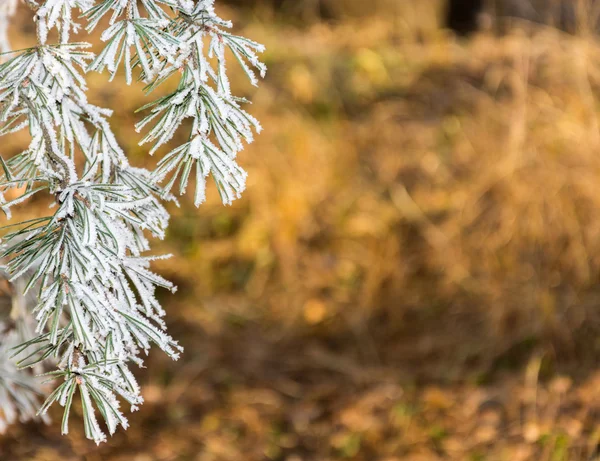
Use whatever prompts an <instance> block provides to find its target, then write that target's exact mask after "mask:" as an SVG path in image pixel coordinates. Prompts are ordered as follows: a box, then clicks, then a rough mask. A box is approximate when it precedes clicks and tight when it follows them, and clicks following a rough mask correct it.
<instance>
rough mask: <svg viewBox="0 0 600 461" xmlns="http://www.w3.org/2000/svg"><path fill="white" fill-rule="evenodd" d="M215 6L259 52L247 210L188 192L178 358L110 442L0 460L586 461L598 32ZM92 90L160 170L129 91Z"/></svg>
mask: <svg viewBox="0 0 600 461" xmlns="http://www.w3.org/2000/svg"><path fill="white" fill-rule="evenodd" d="M219 3H220V5H219V7H218V8H219V10H220V12H221V13H222V15H223V16H224V17H227V18H231V19H232V20H233V21H234V23H235V24H236V31H238V32H240V33H242V34H244V35H247V36H249V37H251V38H253V39H254V40H257V41H259V42H262V43H265V44H266V45H267V52H266V53H265V54H264V60H265V61H266V63H267V64H268V66H269V73H268V75H267V78H266V79H265V81H264V82H262V84H261V85H260V87H259V88H258V89H254V88H251V87H250V86H249V85H248V84H247V83H246V82H245V81H243V79H242V75H241V72H239V71H236V70H235V67H234V66H233V65H232V66H231V73H232V76H233V80H234V86H235V87H236V88H237V91H238V92H239V93H240V94H244V95H247V96H248V97H250V98H251V99H252V100H253V106H252V108H251V112H252V113H253V114H254V115H255V116H257V117H258V118H259V119H260V120H261V122H262V124H263V126H264V127H265V130H264V132H263V133H262V134H261V135H260V136H259V137H258V139H257V141H256V142H255V143H254V144H252V145H251V146H249V147H248V148H247V149H246V150H245V151H243V152H242V153H241V154H240V164H241V165H242V166H243V167H244V168H246V169H247V170H248V172H249V184H248V189H247V191H246V193H245V194H244V196H243V198H242V199H240V200H238V201H237V202H235V203H234V205H233V206H231V207H223V206H222V205H221V204H220V202H219V199H218V194H217V193H216V190H215V189H214V188H211V190H210V191H209V194H208V195H209V199H208V203H206V204H204V205H203V206H202V207H201V208H200V209H196V208H194V207H193V204H192V203H191V200H190V199H189V198H183V199H182V206H181V208H175V207H173V208H172V213H173V219H172V223H171V226H170V230H169V234H168V238H167V239H166V240H165V241H164V242H157V244H156V251H157V252H169V253H173V254H174V255H175V257H174V258H173V259H171V260H169V261H165V262H160V264H157V266H156V267H157V269H158V270H159V272H160V273H161V274H163V275H164V276H166V277H167V278H169V279H171V280H173V281H175V282H176V283H177V285H178V286H179V291H178V292H177V293H176V294H175V295H170V294H167V293H163V296H162V301H163V302H164V304H165V305H166V307H167V311H168V323H169V328H170V332H171V334H172V335H173V336H174V337H175V338H177V339H179V340H180V342H181V344H182V345H183V346H184V347H185V354H184V355H183V358H182V359H181V360H180V361H178V362H171V361H169V359H167V358H166V357H164V356H163V355H161V353H160V352H159V351H154V352H153V353H152V354H151V356H150V357H149V359H148V361H147V368H146V369H144V370H140V373H139V374H138V375H139V379H140V382H141V383H142V384H143V388H144V397H145V399H146V404H145V405H144V406H143V407H142V408H141V410H140V411H139V412H137V413H134V414H132V415H131V417H130V422H131V428H130V429H129V430H128V431H126V432H123V431H121V432H119V433H118V434H116V435H115V436H114V437H112V438H111V439H110V440H109V442H108V443H107V444H104V445H102V446H100V447H99V448H97V447H96V446H95V445H93V444H92V443H91V442H89V441H87V440H85V438H84V436H83V430H82V428H81V427H80V425H79V424H72V425H71V426H72V428H71V431H72V434H70V435H69V436H68V437H61V436H60V435H59V432H60V429H59V428H58V426H57V425H56V424H54V425H51V426H48V427H46V426H43V425H39V424H27V425H22V426H17V427H14V428H12V429H11V430H10V431H9V433H8V434H7V435H5V436H3V437H1V438H0V459H2V460H3V461H4V460H6V461H17V460H44V461H54V460H56V461H58V460H60V461H71V460H89V461H100V460H115V461H153V460H160V461H171V460H173V461H175V460H190V461H262V460H265V461H334V460H335V461H339V460H356V461H401V460H402V461H403V460H407V461H429V460H466V461H491V460H507V461H519V460H536V461H537V460H540V461H563V460H597V459H600V448H599V442H600V400H599V398H598V397H599V396H600V374H599V373H598V363H599V362H598V359H599V358H600V336H599V333H600V283H599V282H600V118H599V114H600V45H599V43H598V37H597V35H596V34H595V33H594V32H593V30H592V29H593V28H592V27H583V26H582V27H578V28H577V30H576V31H575V33H570V34H567V33H564V32H561V31H559V30H557V29H555V28H553V27H549V26H547V25H541V24H537V25H534V24H530V23H527V24H524V23H523V22H522V21H521V22H519V21H514V23H515V26H516V27H514V28H513V27H511V28H505V27H503V30H502V33H501V34H498V33H496V32H495V31H494V29H493V28H491V29H490V28H488V30H487V31H486V30H483V31H481V32H479V33H477V34H475V35H473V36H471V37H469V38H458V37H456V36H455V35H454V34H453V33H452V32H450V31H448V30H446V29H444V28H443V27H442V26H443V24H442V22H443V21H442V19H443V9H444V5H443V2H442V1H441V0H418V1H417V0H412V1H409V0H371V1H369V2H364V1H362V0H322V1H319V0H304V1H300V0H297V1H286V0H281V1H277V0H252V1H251V0H237V1H232V0H231V1H223V0H222V1H220V2H218V4H219ZM27 15H28V13H27V12H26V11H22V12H21V14H19V16H18V17H17V18H16V20H15V25H14V31H13V32H12V33H11V38H13V41H14V42H15V43H16V46H25V45H27V44H28V43H29V42H30V41H31V35H30V34H31V31H32V30H31V25H30V23H29V21H30V18H29V17H28V16H27ZM579 17H580V18H581V17H583V18H588V19H589V18H590V17H591V16H590V15H589V14H586V15H580V16H579ZM484 19H485V18H484ZM488 19H489V18H488ZM492 19H493V18H492ZM484 23H485V21H484ZM519 25H520V26H522V27H518V26H519ZM588 25H589V24H588ZM484 26H485V24H484ZM483 29H485V27H483ZM571 32H573V31H571ZM90 81H91V86H92V90H91V92H90V93H91V99H92V100H93V101H95V102H96V103H98V104H101V105H103V106H108V107H111V108H113V109H116V111H115V115H114V116H113V118H112V120H113V126H114V128H115V131H116V132H117V135H118V138H119V140H120V142H121V143H122V144H123V145H124V147H125V148H126V150H127V151H128V152H130V153H131V156H132V159H133V162H134V163H135V162H137V163H138V164H144V165H153V164H155V162H156V160H157V159H156V158H151V157H148V156H147V154H146V151H145V149H143V148H140V147H138V145H137V142H138V140H139V138H140V136H139V135H138V134H136V133H135V132H134V130H133V128H132V126H133V124H134V122H135V120H136V116H135V115H134V114H133V111H134V109H136V108H137V107H139V106H141V105H142V104H143V103H145V102H146V99H145V97H144V95H143V93H142V92H141V91H140V88H139V87H136V86H135V85H134V86H133V87H126V86H125V85H124V83H123V82H122V81H118V82H117V83H115V84H108V82H107V76H106V75H90ZM159 91H160V90H159ZM21 141H22V140H20V139H19V138H18V137H13V138H10V139H8V138H7V139H6V140H3V143H4V144H3V145H2V151H3V154H4V153H5V154H7V155H10V154H11V153H14V152H17V149H18V146H19V143H20V142H21ZM165 152H166V150H165ZM41 206H42V204H37V205H30V206H29V207H26V208H23V214H35V213H39V212H40V210H41ZM55 410H57V412H56V413H55V420H56V419H59V418H60V416H59V410H60V409H58V408H57V409H55Z"/></svg>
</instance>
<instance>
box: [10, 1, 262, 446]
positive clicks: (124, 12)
mask: <svg viewBox="0 0 600 461" xmlns="http://www.w3.org/2000/svg"><path fill="white" fill-rule="evenodd" d="M25 3H26V4H27V5H28V6H29V7H30V9H31V10H32V12H33V15H34V18H33V19H34V21H35V23H36V35H37V40H38V43H37V45H36V46H34V47H32V48H28V49H25V50H20V51H17V52H14V53H10V54H8V55H6V56H7V60H6V62H4V63H2V64H0V135H9V134H12V133H14V132H17V131H20V130H23V129H27V130H28V132H29V134H30V138H31V140H30V144H29V146H28V148H27V149H25V150H24V151H23V152H21V153H20V154H18V155H16V156H14V157H12V158H10V159H8V160H6V161H5V160H4V159H0V160H1V161H0V163H1V167H2V168H1V174H0V207H2V209H3V210H4V211H5V213H6V214H7V216H9V217H10V210H11V208H12V207H14V206H16V205H18V204H21V203H23V202H25V201H26V200H27V199H29V198H30V197H32V196H33V195H36V194H39V193H49V194H51V196H52V197H53V198H54V202H55V205H54V208H55V209H54V212H53V214H52V215H50V216H47V217H44V218H40V219H36V220H33V221H29V222H24V223H21V225H20V226H17V228H16V230H12V231H11V232H9V233H7V234H6V235H5V236H4V238H3V241H2V244H1V245H0V258H3V259H4V260H6V261H7V263H6V271H7V273H8V275H9V277H10V280H11V282H13V283H18V282H19V281H20V280H23V281H24V282H23V293H22V295H23V296H25V295H29V296H31V295H32V294H33V293H36V294H35V297H34V298H35V299H34V301H33V302H32V305H31V306H30V307H29V309H28V312H29V313H30V314H31V315H32V316H33V317H34V320H35V323H36V327H35V330H34V332H32V333H31V334H30V335H28V336H27V337H26V338H24V339H23V340H22V342H20V343H19V344H15V345H14V347H13V348H12V351H13V354H12V356H13V357H14V358H15V359H16V360H17V362H16V364H17V366H19V367H21V368H25V369H28V368H34V369H37V368H40V367H41V366H46V367H47V366H48V365H53V364H54V365H55V366H56V369H55V370H54V371H50V372H47V373H45V376H46V379H47V380H48V381H56V380H59V381H61V383H60V384H59V385H58V387H56V389H55V390H54V391H53V392H52V393H51V394H50V395H49V396H48V397H47V399H46V401H45V402H44V404H43V405H42V407H41V408H40V409H39V411H38V415H42V416H43V415H45V413H46V411H47V410H48V409H49V408H50V407H51V406H52V405H53V404H54V403H55V402H58V404H59V405H60V406H62V407H64V416H63V422H62V432H63V433H67V432H68V420H69V413H70V409H71V407H72V403H73V399H74V397H75V394H79V396H80V399H81V405H82V408H83V419H84V427H85V431H86V435H87V437H88V438H90V439H92V440H94V441H96V442H97V443H99V442H101V441H104V440H105V439H106V435H105V433H104V430H103V429H102V427H101V426H100V424H99V422H98V420H97V417H96V416H97V414H100V415H101V417H102V420H103V421H104V423H105V424H106V426H107V428H108V432H109V433H110V434H112V433H114V431H115V430H116V429H117V427H118V426H119V425H120V426H122V427H124V428H126V427H127V426H128V422H127V419H126V418H125V416H124V414H123V411H122V410H121V402H122V401H125V402H127V403H129V405H130V406H131V409H132V410H134V409H136V408H137V407H138V406H139V405H140V404H141V403H142V402H143V399H142V396H141V390H140V387H139V386H138V384H137V383H136V381H135V379H134V378H133V374H132V372H131V370H130V367H131V366H132V365H142V363H143V361H142V359H141V357H140V355H141V354H142V353H144V354H147V353H148V351H149V349H150V348H151V346H152V345H156V346H158V347H159V348H160V349H162V350H163V351H164V352H166V353H167V354H168V355H169V356H171V357H172V358H174V359H177V358H178V356H179V353H180V352H181V350H182V349H181V347H180V346H179V345H178V344H177V342H176V341H174V340H173V339H172V338H171V337H170V336H169V335H168V334H167V333H166V329H165V322H164V320H163V318H164V315H165V312H164V309H163V308H162V306H161V305H160V303H159V301H158V299H157V298H156V296H155V293H156V290H157V289H158V288H166V289H168V290H171V291H174V290H175V288H174V286H173V285H172V284H171V283H170V282H169V281H167V280H165V279H163V278H162V277H160V276H159V275H157V274H155V273H153V272H152V271H151V270H150V265H151V262H152V261H153V260H154V259H156V258H153V257H148V256H145V255H144V254H145V253H146V252H147V251H149V250H150V244H149V240H148V238H147V236H146V235H147V233H148V232H150V234H151V235H153V236H154V237H158V238H163V237H164V235H165V230H166V227H167V225H168V219H169V216H168V213H167V212H166V210H165V208H164V207H163V205H162V204H161V200H165V199H166V200H174V197H173V196H172V195H171V193H170V191H171V189H172V188H173V186H174V185H175V183H176V182H178V183H179V192H180V193H181V194H183V193H185V191H186V189H187V185H188V181H189V178H190V176H191V173H192V170H195V172H196V193H195V203H196V205H199V204H200V203H201V202H202V201H203V200H204V197H205V187H206V185H205V181H206V177H207V176H208V175H212V177H213V179H214V180H215V182H216V184H217V187H218V190H219V192H220V194H221V197H222V199H223V202H224V203H231V201H232V200H233V199H235V198H237V197H239V195H240V194H241V192H242V191H243V190H244V187H245V179H246V173H245V172H244V170H243V169H242V168H241V167H240V166H239V165H238V164H237V163H236V161H235V158H236V156H237V153H238V152H239V151H240V150H242V149H243V146H244V143H249V142H252V140H253V133H254V132H255V131H259V130H260V125H259V124H258V122H257V121H256V120H255V119H254V118H253V117H252V116H250V115H249V114H248V113H247V112H245V111H244V110H243V109H242V107H241V103H243V102H245V101H244V100H242V99H240V98H236V97H235V96H233V95H232V94H231V90H230V87H229V83H228V79H227V74H226V60H225V50H226V49H228V50H230V52H231V54H232V56H233V57H235V59H236V61H238V63H239V64H240V65H241V67H242V69H243V70H244V72H245V73H246V74H247V75H248V77H249V78H250V80H251V82H252V83H253V84H256V77H255V76H254V73H253V70H252V69H253V68H254V69H257V70H258V71H259V73H260V74H261V75H264V72H265V68H264V65H262V64H261V63H260V62H259V60H258V57H257V54H256V53H258V52H261V51H262V49H263V48H262V46H260V45H258V44H257V43H255V42H252V41H250V40H248V39H246V38H244V37H239V36H236V35H233V34H230V33H229V32H227V31H226V29H227V28H229V27H231V24H230V23H228V22H227V21H224V20H223V19H221V18H219V17H218V16H217V15H216V13H215V11H214V5H213V3H214V0H198V1H195V2H193V1H189V0H188V1H186V0H178V1H169V0H141V2H140V4H141V6H142V8H139V7H138V2H137V0H102V1H93V0H46V1H41V0H26V1H25ZM13 11H14V2H10V3H9V4H5V5H4V7H3V8H2V9H0V46H2V47H4V48H7V46H8V45H7V44H6V40H5V39H3V37H6V33H5V30H6V29H5V27H6V25H7V22H6V18H7V17H8V14H9V13H12V12H13ZM78 16H82V17H84V18H86V19H87V21H88V24H87V27H86V30H87V31H88V32H89V31H91V30H93V29H95V28H96V27H97V26H98V25H99V24H100V21H101V19H102V18H103V17H105V16H108V17H109V26H108V28H107V29H106V30H105V31H104V32H103V33H102V36H101V37H102V39H103V40H104V41H105V43H106V45H105V47H104V49H103V50H102V51H101V52H100V53H99V54H98V55H97V56H96V55H94V54H93V53H92V52H90V51H89V45H88V44H87V43H71V42H70V41H69V39H70V35H71V33H72V32H74V31H75V32H76V31H78V30H79V25H78V24H77V23H76V22H74V20H73V18H74V17H78ZM53 29H55V30H56V31H57V32H58V34H57V36H58V43H53V44H49V43H47V42H48V39H49V36H50V35H52V34H49V32H50V31H51V30H53ZM205 49H206V52H205ZM120 66H123V68H124V69H125V79H126V81H127V82H128V83H131V82H132V81H133V78H134V75H137V77H138V78H139V79H141V80H143V81H145V82H146V83H147V87H146V91H147V92H151V91H153V90H154V89H156V88H157V87H159V86H160V85H161V84H162V83H163V82H164V81H166V80H167V79H170V78H178V79H179V84H178V86H177V89H176V90H175V91H174V92H172V93H171V94H167V95H165V96H163V97H160V98H159V99H157V100H155V101H154V102H151V103H149V104H147V105H146V106H144V107H142V108H141V109H140V111H147V112H149V113H148V115H147V116H146V117H145V118H144V119H143V120H141V121H140V122H139V123H138V125H136V129H137V130H138V131H139V130H141V129H143V128H145V127H146V126H148V127H150V128H149V131H148V132H147V134H146V135H145V137H144V138H143V139H142V140H141V141H140V144H144V143H152V145H153V146H152V148H151V150H150V153H151V154H152V153H154V152H155V151H156V150H157V149H158V148H159V147H161V146H162V145H164V144H165V143H166V142H167V141H169V140H170V139H171V138H172V137H173V136H174V134H175V133H176V131H177V130H178V129H179V128H180V127H181V125H182V123H183V121H184V120H185V119H187V118H190V119H192V124H191V125H192V128H191V132H190V133H189V137H188V141H187V142H185V143H184V144H182V145H181V146H179V147H176V148H175V149H174V150H172V151H171V152H170V153H168V154H167V155H166V156H165V157H164V158H163V159H161V160H160V161H159V163H158V166H157V169H156V170H155V171H148V170H144V169H141V168H134V167H132V166H130V165H129V162H128V160H127V157H126V155H125V153H124V152H123V150H122V149H121V147H120V146H119V144H118V142H117V140H116V138H115V136H114V134H113V133H112V131H111V128H110V124H109V121H108V117H109V116H110V115H111V111H109V110H107V109H104V108H100V107H96V106H94V105H92V104H90V103H89V102H88V100H87V96H86V91H87V87H86V81H85V73H86V72H88V71H90V70H95V71H103V70H104V69H107V70H108V72H109V73H110V74H111V78H112V77H114V76H115V74H116V72H117V69H118V68H119V67H120ZM162 182H166V185H164V186H160V184H162ZM9 191H10V192H11V194H13V195H15V194H16V197H15V198H12V199H11V200H7V199H5V197H6V194H7V193H8V192H9ZM9 339H10V338H9V336H7V335H3V334H2V333H0V343H3V344H10V345H12V344H14V341H13V342H11V341H9ZM7 347H8V346H7ZM1 370H2V368H0V371H1ZM11 376H13V375H11ZM1 380H2V375H1V374H0V405H2V402H3V401H4V400H3V399H2V397H3V394H2V389H3V387H2V381H1ZM19 382H20V383H21V384H23V386H22V387H24V388H27V389H29V390H30V391H31V392H34V391H35V390H36V389H37V388H34V387H33V385H31V386H29V387H28V386H25V384H24V383H26V381H19ZM27 382H28V381H27ZM5 388H6V389H8V388H9V386H8V385H6V386H5ZM21 395H22V396H23V398H24V399H25V400H18V399H19V398H20V397H15V398H16V399H17V400H16V401H17V402H20V403H19V406H18V407H15V408H20V409H21V411H22V412H23V414H24V416H26V417H31V416H32V414H31V412H30V411H29V410H30V408H31V406H32V405H33V403H32V402H34V399H33V397H32V396H29V397H25V396H26V395H29V394H26V393H25V390H23V394H19V396H21ZM27 403H31V405H29V406H28V405H26V404H27ZM7 408H9V410H8V411H9V414H15V412H14V411H12V413H11V410H10V408H13V407H7ZM7 419H10V417H9V418H7Z"/></svg>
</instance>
